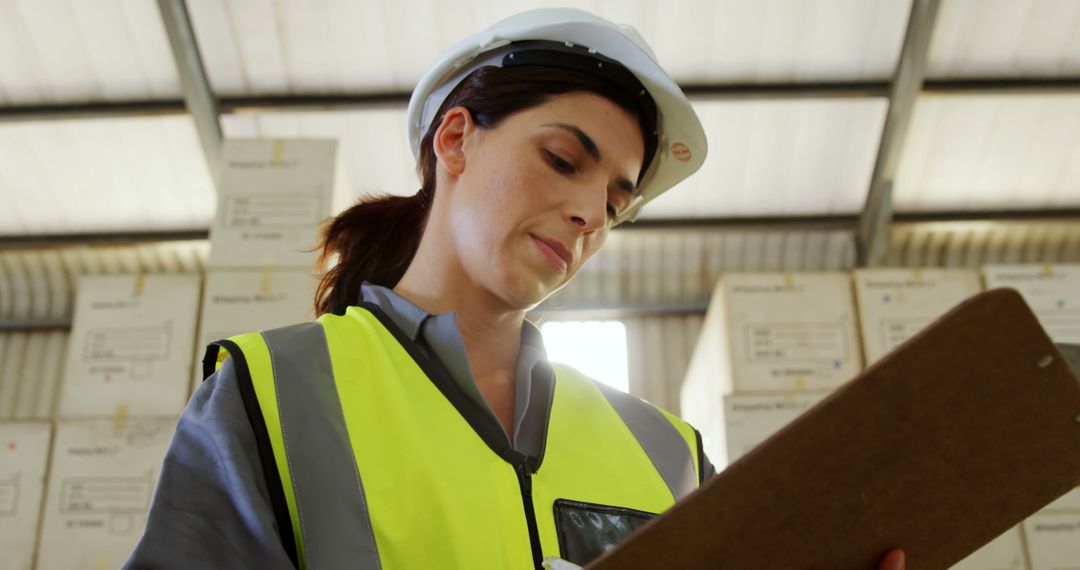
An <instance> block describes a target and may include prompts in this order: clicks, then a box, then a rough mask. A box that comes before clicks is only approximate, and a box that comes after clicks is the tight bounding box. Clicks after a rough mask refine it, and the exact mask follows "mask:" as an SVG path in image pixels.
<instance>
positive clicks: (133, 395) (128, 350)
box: [60, 274, 199, 417]
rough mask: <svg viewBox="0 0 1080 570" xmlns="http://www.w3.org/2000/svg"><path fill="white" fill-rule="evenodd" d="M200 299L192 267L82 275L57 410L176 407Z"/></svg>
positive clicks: (70, 413)
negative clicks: (170, 272)
mask: <svg viewBox="0 0 1080 570" xmlns="http://www.w3.org/2000/svg"><path fill="white" fill-rule="evenodd" d="M198 307H199V276H198V275H195V274H173V275H142V276H139V275H95V276H83V277H82V278H81V279H80V280H79V285H78V295H77V299H76V306H75V316H74V322H73V325H72V330H71V337H70V338H71V340H70V344H69V348H68V353H67V362H66V366H65V370H64V380H63V386H62V388H61V393H60V394H61V395H60V415H61V416H63V417H94V416H97V417H102V416H104V417H112V416H114V415H116V414H117V413H125V414H127V413H129V414H137V415H179V413H180V412H181V411H182V410H183V409H184V406H185V405H186V403H187V398H188V395H189V394H188V381H187V379H188V378H190V374H191V360H190V355H191V352H192V344H193V343H194V342H195V319H196V317H197V315H198Z"/></svg>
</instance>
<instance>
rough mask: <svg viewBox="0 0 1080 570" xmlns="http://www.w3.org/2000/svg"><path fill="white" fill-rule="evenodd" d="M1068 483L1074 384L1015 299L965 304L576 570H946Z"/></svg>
mask: <svg viewBox="0 0 1080 570" xmlns="http://www.w3.org/2000/svg"><path fill="white" fill-rule="evenodd" d="M1078 485H1080V383H1078V381H1077V378H1076V377H1075V376H1074V373H1073V371H1072V370H1071V369H1070V367H1069V365H1068V364H1067V363H1066V361H1065V360H1064V359H1063V358H1062V355H1061V354H1060V353H1059V352H1058V350H1057V349H1056V348H1055V346H1054V344H1053V343H1052V342H1051V341H1050V339H1049V338H1048V337H1047V336H1046V333H1045V332H1043V330H1042V327H1040V326H1039V323H1038V321H1037V320H1036V318H1035V316H1034V315H1033V314H1032V313H1031V310H1030V309H1029V308H1028V307H1027V305H1026V304H1025V303H1024V301H1023V299H1022V298H1021V297H1020V295H1019V293H1017V292H1016V291H1014V290H1011V289H998V290H993V291H989V292H986V293H982V294H980V295H977V296H975V297H973V298H972V299H970V300H968V301H966V302H965V303H964V304H962V305H960V306H959V307H957V308H956V309H954V310H953V311H951V312H950V313H948V314H947V315H945V316H944V317H942V318H941V319H939V320H938V321H937V322H935V323H934V324H933V325H931V326H929V327H927V328H926V329H925V330H923V331H922V332H921V333H920V334H918V335H916V336H915V337H914V338H912V339H910V340H909V341H908V342H907V343H905V344H904V345H903V346H902V347H901V348H899V349H898V350H897V351H895V352H893V353H892V354H890V355H888V356H886V357H885V358H883V359H882V360H880V361H879V362H877V363H876V364H874V365H873V366H871V367H870V368H868V369H867V370H866V371H864V372H863V373H862V374H860V375H859V376H858V377H857V378H856V379H855V380H853V381H851V382H849V383H847V384H845V385H844V386H843V387H841V388H840V389H838V390H837V391H836V392H834V393H833V394H832V395H830V396H829V397H828V398H826V399H825V400H824V401H822V402H821V403H820V404H818V405H817V406H815V407H814V408H813V409H811V410H809V411H807V412H806V413H805V414H804V415H803V416H801V417H800V418H799V419H798V420H796V421H795V422H793V423H792V424H790V425H788V426H787V427H785V428H784V429H783V430H781V431H780V432H778V433H777V434H776V435H774V436H773V437H772V438H770V439H768V440H767V441H766V442H765V443H763V444H761V445H760V446H758V447H757V448H755V449H754V450H753V451H751V452H750V453H748V454H747V455H745V456H744V457H742V458H741V459H739V460H738V461H736V462H735V463H733V464H732V465H731V466H730V467H728V468H727V469H726V470H724V471H723V472H722V473H720V474H719V475H718V476H717V477H715V478H713V479H712V480H711V481H709V482H707V483H706V484H705V485H703V486H702V487H701V488H700V489H698V490H697V491H696V492H695V493H693V494H692V495H690V496H688V497H686V498H684V499H683V500H682V501H680V502H679V503H677V504H676V505H675V506H674V507H673V508H672V509H671V510H669V511H668V512H667V513H665V514H664V516H662V517H660V518H658V519H656V520H654V521H652V522H651V523H650V524H648V525H646V526H645V527H643V528H642V529H641V530H640V531H638V532H637V533H636V534H635V535H634V536H633V537H631V538H630V539H628V540H627V541H625V542H623V543H621V544H620V545H618V546H616V547H615V548H614V549H612V550H611V551H609V552H608V553H606V554H605V555H604V556H603V557H601V558H600V559H599V560H597V561H595V562H594V563H592V564H591V565H589V566H588V569H589V570H615V569H620V570H627V569H630V570H632V569H649V570H655V569H658V568H665V569H667V568H672V569H676V568H678V569H709V570H715V569H720V570H725V569H731V570H750V569H757V568H762V569H770V570H793V569H828V570H844V569H851V570H870V569H872V568H876V564H877V562H878V560H879V559H880V557H881V556H882V555H883V554H884V553H885V552H886V551H887V550H888V549H890V548H892V547H901V548H903V549H904V550H905V552H906V554H907V561H908V568H911V569H913V570H937V569H945V568H948V567H950V566H951V565H953V564H955V563H956V562H959V561H960V560H962V559H963V558H965V557H966V556H967V555H968V554H970V553H972V552H974V551H975V550H977V549H978V548H979V547H981V546H982V545H984V544H986V543H987V542H989V541H990V540H992V539H993V538H995V537H996V536H998V535H1000V534H1001V533H1003V532H1005V531H1007V530H1008V529H1010V528H1011V527H1013V526H1016V525H1017V524H1018V523H1019V522H1020V521H1021V520H1023V519H1024V518H1026V517H1028V516H1029V515H1031V514H1032V513H1034V512H1035V511H1037V510H1038V509H1040V508H1041V507H1043V506H1045V505H1046V504H1048V503H1050V502H1051V501H1052V500H1054V499H1056V498H1057V497H1059V496H1061V495H1063V494H1064V493H1066V492H1067V491H1069V490H1070V489H1072V488H1074V487H1076V486H1078Z"/></svg>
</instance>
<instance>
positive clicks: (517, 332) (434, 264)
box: [394, 244, 525, 381]
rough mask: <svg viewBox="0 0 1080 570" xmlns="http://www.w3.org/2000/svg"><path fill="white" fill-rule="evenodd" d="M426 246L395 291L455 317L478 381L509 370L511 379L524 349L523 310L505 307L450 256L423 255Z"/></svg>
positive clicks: (423, 307) (431, 309)
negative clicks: (471, 280) (451, 313)
mask: <svg viewBox="0 0 1080 570" xmlns="http://www.w3.org/2000/svg"><path fill="white" fill-rule="evenodd" d="M423 245H424V244H421V247H420V249H419V251H417V255H416V257H415V258H414V259H413V263H411V264H410V265H409V268H408V270H407V271H406V272H405V275H404V276H403V277H402V278H401V281H399V282H398V284H397V285H396V286H394V292H396V293H398V294H399V295H401V296H402V297H405V298H406V299H408V300H409V301H412V302H413V303H414V304H416V305H417V306H418V307H420V308H422V309H424V310H425V311H427V312H429V313H432V314H438V313H449V312H453V313H455V315H456V320H457V326H458V330H459V331H460V332H461V339H462V341H463V343H464V345H465V353H466V355H467V356H468V359H469V363H470V364H471V365H472V369H473V374H474V376H476V377H477V380H478V381H479V380H481V379H482V378H485V377H488V376H489V375H490V374H491V373H493V372H509V373H510V374H511V376H512V374H513V371H514V366H515V364H516V362H517V356H518V351H519V350H520V348H521V326H522V322H523V321H524V320H525V311H524V310H514V309H511V308H509V307H507V306H506V304H505V303H504V302H503V301H502V300H501V299H499V298H498V297H497V296H495V295H494V294H492V293H491V292H490V291H487V290H486V289H484V288H483V287H480V286H479V285H477V284H475V283H471V282H468V280H466V279H464V278H463V277H462V272H461V271H455V270H454V263H453V261H452V260H450V259H447V257H445V256H443V257H435V256H429V255H425V253H426V252H425V251H424V250H425V248H424V247H423ZM433 257H434V258H433Z"/></svg>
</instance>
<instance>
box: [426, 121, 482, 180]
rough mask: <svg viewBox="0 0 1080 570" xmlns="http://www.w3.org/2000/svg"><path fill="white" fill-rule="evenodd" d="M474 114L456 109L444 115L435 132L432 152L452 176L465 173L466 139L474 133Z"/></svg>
mask: <svg viewBox="0 0 1080 570" xmlns="http://www.w3.org/2000/svg"><path fill="white" fill-rule="evenodd" d="M473 127H474V124H473V120H472V114H471V113H469V110H468V109H466V108H465V107H460V106H459V107H454V108H452V109H450V110H449V111H447V112H446V114H445V115H443V120H442V123H440V124H439V128H438V129H436V130H435V139H434V140H433V141H432V150H434V151H435V157H436V158H437V159H438V161H439V164H441V165H442V167H443V168H445V169H446V171H447V172H449V173H450V174H455V175H456V174H461V173H462V172H464V171H465V139H466V138H467V137H468V135H469V134H470V133H472V131H473Z"/></svg>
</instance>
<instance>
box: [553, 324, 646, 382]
mask: <svg viewBox="0 0 1080 570" xmlns="http://www.w3.org/2000/svg"><path fill="white" fill-rule="evenodd" d="M540 331H541V332H542V333H543V335H544V345H545V346H546V347H547V353H548V358H549V359H550V360H551V361H552V362H561V363H563V364H568V365H570V366H572V367H574V368H576V369H577V370H580V371H581V372H582V373H583V374H585V375H586V376H589V377H591V378H594V379H596V380H599V381H600V382H603V383H605V384H607V385H609V386H611V387H613V388H616V389H618V390H622V391H623V392H629V391H630V373H629V369H628V364H627V360H628V359H627V354H626V327H625V326H623V324H622V323H620V322H618V321H552V322H547V323H544V324H543V326H542V327H541V328H540Z"/></svg>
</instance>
